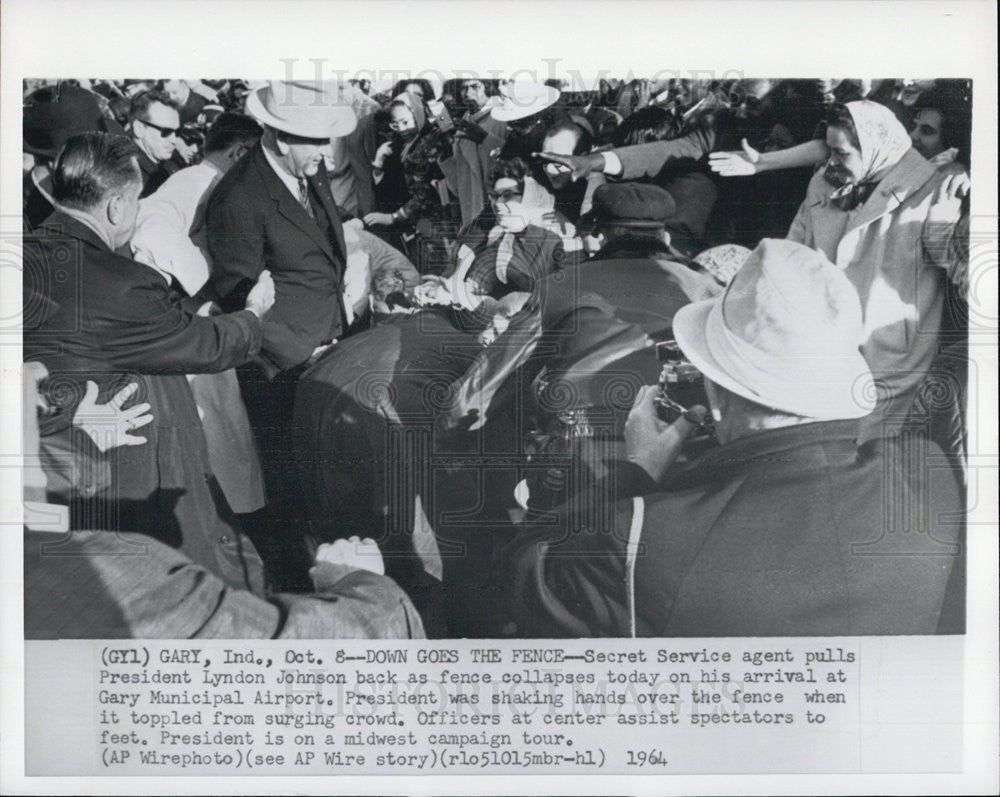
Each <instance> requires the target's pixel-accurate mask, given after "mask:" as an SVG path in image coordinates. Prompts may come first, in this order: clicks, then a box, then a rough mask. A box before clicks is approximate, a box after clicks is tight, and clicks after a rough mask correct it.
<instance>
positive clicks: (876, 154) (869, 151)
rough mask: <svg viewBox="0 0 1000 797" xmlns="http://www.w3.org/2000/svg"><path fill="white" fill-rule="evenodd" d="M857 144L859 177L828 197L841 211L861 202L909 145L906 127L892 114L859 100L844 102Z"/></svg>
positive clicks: (874, 104)
mask: <svg viewBox="0 0 1000 797" xmlns="http://www.w3.org/2000/svg"><path fill="white" fill-rule="evenodd" d="M847 110H848V111H850V113H851V118H852V119H853V120H854V127H855V129H856V130H857V132H858V143H859V144H860V146H861V161H862V164H863V166H864V172H863V174H862V176H861V179H859V180H857V181H856V182H852V183H848V184H847V185H844V186H841V187H840V188H838V189H837V190H836V191H834V192H833V193H832V194H831V195H830V198H831V199H832V200H833V201H834V203H836V204H837V206H838V207H840V208H841V209H843V210H853V209H854V208H856V207H857V206H858V205H861V204H863V203H864V202H865V200H866V199H868V197H869V196H870V195H871V192H872V190H873V189H874V188H875V186H876V185H877V184H878V181H879V180H881V179H882V177H883V176H884V175H885V172H887V171H888V170H889V169H890V168H892V167H893V166H895V165H896V164H897V163H898V162H899V160H900V158H902V157H903V155H905V154H906V151H907V150H909V149H910V147H911V146H912V142H911V141H910V136H909V134H908V133H907V132H906V128H905V127H903V125H902V123H901V122H900V121H899V120H898V119H897V118H896V115H895V114H894V113H893V112H892V111H890V110H889V109H888V108H886V107H885V106H884V105H880V104H879V103H877V102H872V101H871V100H860V101H858V102H849V103H847Z"/></svg>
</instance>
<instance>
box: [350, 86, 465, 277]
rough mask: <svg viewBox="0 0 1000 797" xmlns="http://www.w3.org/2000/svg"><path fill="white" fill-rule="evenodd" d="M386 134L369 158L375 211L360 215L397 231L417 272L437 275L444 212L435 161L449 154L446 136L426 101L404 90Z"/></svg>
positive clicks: (372, 223)
mask: <svg viewBox="0 0 1000 797" xmlns="http://www.w3.org/2000/svg"><path fill="white" fill-rule="evenodd" d="M389 128H390V130H392V133H393V135H392V138H391V139H389V140H388V141H386V142H384V143H383V144H381V145H380V146H379V148H378V150H377V151H376V153H375V158H374V160H373V161H372V170H373V175H374V178H375V184H376V185H375V196H376V204H377V206H378V208H379V209H378V210H376V211H373V212H371V213H367V214H365V217H364V222H365V225H366V226H368V227H373V228H376V229H377V228H388V229H390V230H392V231H396V232H401V233H402V235H403V241H404V242H405V244H406V254H407V255H408V257H409V258H410V260H411V261H412V262H413V263H414V264H415V265H416V266H417V268H418V269H419V270H420V272H421V273H440V272H441V271H442V270H443V268H444V265H445V262H446V258H447V256H446V251H447V250H446V248H445V246H444V240H443V235H444V230H443V229H442V222H444V221H446V218H447V217H446V212H445V208H444V205H443V204H442V200H441V191H440V189H439V187H438V186H439V184H440V183H439V181H443V180H444V174H443V173H442V172H441V167H440V166H439V165H438V160H439V159H441V158H446V157H448V156H449V155H450V154H451V148H452V140H451V136H450V135H448V134H447V133H445V132H442V130H441V128H440V126H439V125H438V124H437V123H436V122H435V121H434V120H432V119H431V118H430V112H429V110H428V108H427V105H426V104H425V103H424V102H423V101H422V100H421V99H420V98H419V97H417V96H416V95H414V94H410V93H408V92H404V93H402V94H400V95H399V96H398V97H396V99H394V100H393V101H392V103H391V104H390V106H389Z"/></svg>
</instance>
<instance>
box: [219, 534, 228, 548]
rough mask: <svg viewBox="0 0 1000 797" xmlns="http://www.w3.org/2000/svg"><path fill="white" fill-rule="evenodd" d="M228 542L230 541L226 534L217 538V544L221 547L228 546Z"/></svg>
mask: <svg viewBox="0 0 1000 797" xmlns="http://www.w3.org/2000/svg"><path fill="white" fill-rule="evenodd" d="M230 542H231V539H230V537H229V535H228V534H223V535H222V536H221V537H219V543H220V544H221V545H229V543H230Z"/></svg>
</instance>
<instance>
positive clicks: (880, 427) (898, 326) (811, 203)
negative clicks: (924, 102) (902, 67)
mask: <svg viewBox="0 0 1000 797" xmlns="http://www.w3.org/2000/svg"><path fill="white" fill-rule="evenodd" d="M910 144H911V142H910V138H909V136H908V135H907V132H906V130H905V128H904V127H903V125H902V124H901V123H900V122H899V120H898V119H896V117H895V116H894V115H893V113H892V111H890V110H889V109H888V108H886V107H885V106H883V105H879V104H878V103H875V102H871V101H869V100H861V101H859V102H851V103H848V104H847V105H839V104H838V105H834V106H833V108H832V109H831V111H830V115H829V117H828V119H827V129H826V145H827V147H828V148H829V150H830V156H829V159H828V161H827V164H826V166H825V167H824V168H823V169H821V170H819V171H818V172H817V173H816V174H815V175H814V176H813V178H812V180H811V181H810V183H809V189H808V191H807V193H806V198H805V201H804V202H803V203H802V205H801V206H800V207H799V211H798V214H797V215H796V217H795V220H794V221H793V222H792V226H791V229H790V230H789V232H788V238H789V239H791V240H793V241H798V242H799V243H803V244H806V245H807V246H811V247H813V248H814V249H818V250H819V251H821V252H823V253H824V254H825V255H826V256H827V257H828V258H829V259H830V260H831V261H832V262H834V263H836V264H837V265H838V266H840V268H842V269H843V270H844V273H845V274H846V275H847V276H848V278H849V279H850V280H851V282H852V283H853V284H854V287H855V288H857V290H858V294H859V295H860V298H861V305H862V308H863V311H864V316H865V336H864V337H865V339H864V340H863V341H861V353H862V354H863V355H864V356H865V359H867V361H868V364H869V366H870V367H871V369H872V372H873V373H874V374H875V377H876V380H878V382H879V384H880V390H879V395H878V406H877V407H876V410H875V412H873V413H872V414H871V415H869V416H868V418H867V419H865V420H864V421H862V431H861V440H862V442H863V441H865V440H869V439H873V438H877V437H879V436H881V434H882V433H883V431H884V430H888V429H891V428H894V427H893V424H892V423H887V421H888V420H889V416H890V415H891V416H892V417H898V416H899V415H904V416H905V414H906V411H907V409H908V408H909V406H910V404H911V402H912V400H913V395H914V393H915V391H916V388H917V386H918V385H919V384H920V382H921V380H922V379H923V377H924V375H925V373H926V372H927V370H928V369H929V367H930V364H931V361H932V360H933V359H934V355H935V354H936V352H937V348H938V332H939V330H940V327H941V316H942V307H943V305H944V296H945V290H944V288H945V277H947V278H948V279H950V280H951V281H952V282H953V283H954V284H955V285H956V286H957V287H958V289H959V292H960V293H962V294H963V295H964V293H965V292H966V291H967V286H968V249H967V245H966V244H965V242H964V240H963V239H964V235H963V233H962V227H963V225H962V224H960V220H961V218H962V215H963V202H964V199H963V198H964V197H965V196H966V195H967V193H968V178H967V177H965V175H964V174H945V173H943V172H941V171H939V170H938V169H936V168H935V167H934V166H933V165H932V164H930V163H928V162H927V160H925V159H924V158H923V157H922V156H921V155H920V154H919V153H917V152H916V150H914V149H913V148H912V147H911V146H910Z"/></svg>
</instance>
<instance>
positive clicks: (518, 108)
mask: <svg viewBox="0 0 1000 797" xmlns="http://www.w3.org/2000/svg"><path fill="white" fill-rule="evenodd" d="M546 88H547V89H548V91H546V92H545V93H543V94H537V95H535V96H534V97H532V98H531V99H530V101H527V102H525V101H519V102H517V103H513V107H505V106H503V105H498V106H496V107H494V108H493V110H491V111H490V117H491V118H493V119H495V120H496V121H498V122H516V121H518V120H519V119H527V118H528V117H529V116H534V115H535V114H536V113H540V112H541V111H544V110H545V109H546V108H551V107H552V106H553V105H555V104H556V100H558V99H559V90H558V89H554V88H551V87H549V86H547V87H546Z"/></svg>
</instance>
